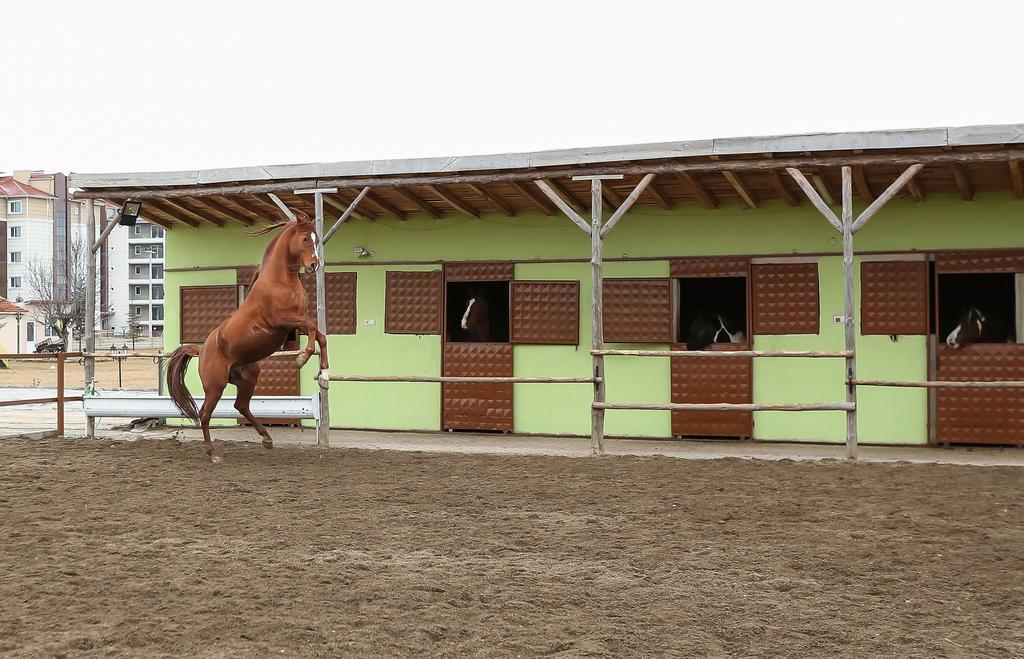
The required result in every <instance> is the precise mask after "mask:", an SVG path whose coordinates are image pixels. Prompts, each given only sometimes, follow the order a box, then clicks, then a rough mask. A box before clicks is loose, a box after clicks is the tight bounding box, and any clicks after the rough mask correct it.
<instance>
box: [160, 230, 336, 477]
mask: <svg viewBox="0 0 1024 659" xmlns="http://www.w3.org/2000/svg"><path fill="white" fill-rule="evenodd" d="M275 229H282V231H281V232H280V233H279V234H278V235H277V236H275V237H274V239H273V240H271V241H270V244H269V245H267V249H266V251H265V252H264V253H263V261H262V262H261V263H260V267H259V269H258V270H257V271H256V273H255V274H254V275H253V278H252V283H251V285H250V288H249V293H248V295H246V296H245V300H244V301H243V302H242V304H241V306H239V307H238V309H236V310H235V312H234V313H233V314H231V316H230V317H229V318H228V319H227V320H225V321H224V322H223V323H221V324H220V325H218V326H217V328H216V329H214V330H213V331H212V332H210V335H209V336H207V337H206V340H205V341H204V342H203V344H202V346H196V345H183V346H181V347H180V348H178V349H177V350H175V351H174V353H172V354H171V357H170V359H169V361H168V363H167V386H168V389H169V391H170V394H171V398H172V399H173V400H174V403H175V405H177V406H178V409H179V410H181V413H182V415H184V416H185V417H186V418H189V419H191V420H192V421H194V422H195V423H198V424H201V425H202V428H203V443H204V444H205V445H206V453H207V455H209V456H210V457H211V459H212V460H213V461H214V462H220V461H221V457H220V456H219V455H217V454H216V453H215V452H214V448H213V442H212V441H210V418H211V417H212V416H213V410H214V408H216V407H217V403H218V402H219V401H220V398H221V396H222V395H223V394H224V387H226V386H227V385H228V384H229V383H230V384H233V385H235V386H236V387H237V388H238V396H237V397H236V398H235V409H236V410H238V411H239V412H240V413H241V414H242V416H244V417H245V419H246V420H247V421H248V422H249V423H251V424H252V425H253V427H254V428H255V429H256V432H258V433H259V434H260V435H261V436H262V437H263V446H265V447H266V448H271V447H273V445H274V442H273V439H272V438H271V437H270V433H269V432H267V429H266V428H264V427H263V425H262V424H261V423H260V422H259V421H257V420H256V418H255V417H254V416H253V414H252V411H250V409H249V401H250V400H251V399H252V395H253V391H255V389H256V382H257V381H258V380H259V377H260V365H259V362H260V361H261V360H263V359H266V358H267V357H269V356H270V355H272V354H274V352H276V351H278V350H280V349H281V346H282V345H283V344H284V341H285V338H286V337H287V336H288V335H289V334H290V333H291V332H292V331H294V330H296V329H298V330H300V331H301V332H305V334H306V336H307V337H308V341H307V343H306V349H305V350H303V351H302V352H301V353H299V355H298V357H297V358H296V359H295V363H296V366H298V367H299V368H302V366H303V365H304V364H305V363H306V362H307V361H309V358H310V357H311V356H312V355H313V352H314V350H315V347H316V346H319V348H320V372H319V374H318V375H317V381H318V382H319V384H320V386H321V387H323V388H326V387H327V385H328V380H327V377H328V372H327V369H328V363H327V341H326V337H324V335H323V334H321V333H320V332H319V331H318V330H317V326H316V320H314V319H312V318H310V317H309V316H308V315H306V303H307V298H306V291H305V289H304V288H303V286H302V283H301V282H300V281H299V270H300V269H301V268H305V269H306V271H307V272H312V271H315V270H316V269H317V268H318V267H320V260H319V258H318V256H317V253H318V248H317V247H318V244H319V237H318V236H317V234H316V228H315V226H314V224H313V222H311V221H310V219H309V217H308V216H306V215H303V214H301V213H296V219H295V220H294V221H288V222H278V223H276V224H271V225H270V226H267V227H264V228H262V229H257V230H255V231H252V232H249V233H248V234H247V235H250V236H259V235H263V234H266V233H269V232H271V231H274V230H275ZM195 356H198V357H199V378H200V379H201V380H202V382H203V391H204V393H205V396H206V397H205V399H204V400H203V406H202V409H197V408H196V401H195V399H194V398H193V397H192V394H191V393H189V391H188V388H187V387H186V386H185V371H186V370H187V368H188V363H189V360H191V359H192V358H193V357H195Z"/></svg>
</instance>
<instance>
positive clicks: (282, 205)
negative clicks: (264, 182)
mask: <svg viewBox="0 0 1024 659" xmlns="http://www.w3.org/2000/svg"><path fill="white" fill-rule="evenodd" d="M267 196H268V197H270V199H271V200H272V201H273V202H274V204H275V205H277V207H278V208H280V209H281V212H282V213H284V215H285V217H287V218H288V219H289V220H291V221H292V222H294V221H295V213H293V212H292V209H290V208H288V206H287V205H286V204H285V203H284V202H283V201H281V199H280V197H278V196H277V195H276V194H274V193H273V192H268V193H267ZM321 235H323V234H321Z"/></svg>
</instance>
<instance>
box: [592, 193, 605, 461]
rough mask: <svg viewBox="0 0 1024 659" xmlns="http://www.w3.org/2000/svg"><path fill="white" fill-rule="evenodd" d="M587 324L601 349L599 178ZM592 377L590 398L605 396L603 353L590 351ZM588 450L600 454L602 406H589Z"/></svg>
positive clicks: (594, 343)
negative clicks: (591, 394) (592, 389)
mask: <svg viewBox="0 0 1024 659" xmlns="http://www.w3.org/2000/svg"><path fill="white" fill-rule="evenodd" d="M590 204H591V206H590V272H591V286H592V290H591V294H590V327H591V334H592V336H591V343H590V345H591V349H593V350H604V254H603V251H602V239H601V228H602V227H601V223H602V219H601V213H602V210H601V179H599V178H595V179H593V180H592V181H591V182H590ZM591 360H592V364H593V371H594V372H593V373H592V375H593V377H594V380H595V381H594V402H595V403H603V402H605V398H606V389H605V382H604V355H591ZM590 454H591V455H604V410H603V409H600V408H596V407H595V408H592V409H591V410H590Z"/></svg>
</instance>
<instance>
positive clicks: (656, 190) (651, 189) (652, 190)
mask: <svg viewBox="0 0 1024 659" xmlns="http://www.w3.org/2000/svg"><path fill="white" fill-rule="evenodd" d="M647 194H649V195H650V196H651V197H653V198H654V201H655V203H657V204H658V205H659V206H661V207H662V208H663V209H665V210H667V211H670V210H672V199H671V197H669V196H668V195H667V194H665V191H664V190H662V189H661V188H660V187H658V184H657V183H655V182H654V181H653V180H652V181H651V182H650V184H649V185H648V186H647Z"/></svg>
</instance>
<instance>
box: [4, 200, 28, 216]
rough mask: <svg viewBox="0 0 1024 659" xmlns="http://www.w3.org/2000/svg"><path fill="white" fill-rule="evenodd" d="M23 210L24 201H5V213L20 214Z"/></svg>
mask: <svg viewBox="0 0 1024 659" xmlns="http://www.w3.org/2000/svg"><path fill="white" fill-rule="evenodd" d="M24 212H25V202H24V201H22V200H21V199H18V200H16V201H13V200H12V201H8V202H7V214H8V215H21V214H22V213H24Z"/></svg>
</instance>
